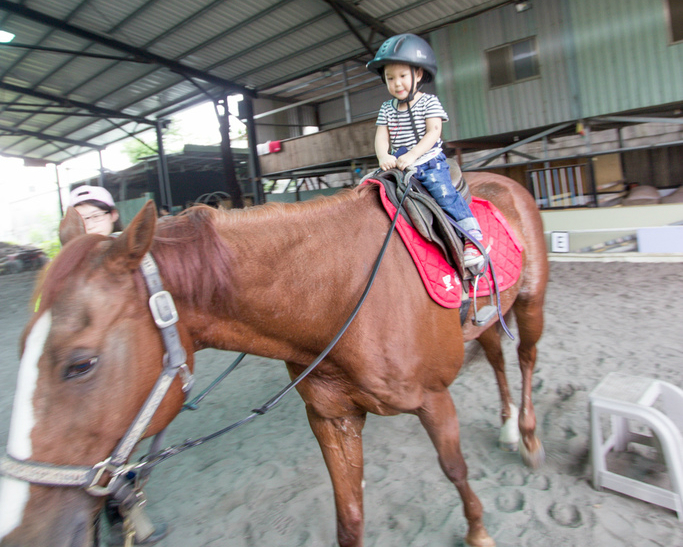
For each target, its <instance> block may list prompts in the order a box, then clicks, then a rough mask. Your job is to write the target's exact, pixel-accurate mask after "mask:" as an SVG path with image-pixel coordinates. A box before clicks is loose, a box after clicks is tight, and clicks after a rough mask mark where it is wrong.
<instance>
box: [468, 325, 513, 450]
mask: <svg viewBox="0 0 683 547" xmlns="http://www.w3.org/2000/svg"><path fill="white" fill-rule="evenodd" d="M477 342H478V343H479V344H481V347H482V348H483V349H484V353H485V354H486V359H487V360H488V362H489V363H490V365H491V367H492V368H493V372H494V374H495V375H496V383H497V384H498V392H499V393H500V418H501V422H502V427H501V429H500V436H499V437H498V446H499V447H500V448H501V449H502V450H505V451H508V452H516V451H517V449H518V445H519V425H518V423H517V422H518V420H519V413H518V410H517V407H516V406H515V405H514V404H512V397H511V396H510V388H509V386H508V380H507V376H506V374H505V358H504V357H503V349H502V347H501V344H500V333H499V332H498V325H497V324H494V325H492V326H491V327H489V328H488V329H487V330H485V331H484V332H483V333H482V334H481V335H480V336H479V338H477Z"/></svg>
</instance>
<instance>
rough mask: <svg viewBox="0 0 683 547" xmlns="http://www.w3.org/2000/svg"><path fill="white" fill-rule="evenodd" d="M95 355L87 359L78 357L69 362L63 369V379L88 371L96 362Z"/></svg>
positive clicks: (84, 373)
mask: <svg viewBox="0 0 683 547" xmlns="http://www.w3.org/2000/svg"><path fill="white" fill-rule="evenodd" d="M97 359H98V358H97V357H90V358H89V359H79V360H78V361H76V362H74V363H72V364H70V365H69V366H68V367H66V369H65V370H64V379H65V380H71V379H72V378H79V377H81V376H84V375H86V374H88V372H90V371H91V370H92V369H93V368H94V367H95V365H96V364H97Z"/></svg>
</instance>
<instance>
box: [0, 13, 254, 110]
mask: <svg viewBox="0 0 683 547" xmlns="http://www.w3.org/2000/svg"><path fill="white" fill-rule="evenodd" d="M0 9H1V10H5V11H8V12H11V13H14V14H15V15H19V16H21V17H25V18H26V19H30V20H31V21H35V22H37V23H41V24H43V25H46V26H49V27H53V28H56V29H59V30H61V31H63V32H68V33H69V34H74V35H76V36H80V37H81V38H85V39H86V40H90V41H92V42H95V43H98V44H101V45H103V46H106V47H108V48H111V49H114V50H117V51H123V52H125V53H128V54H129V55H133V56H134V57H137V58H139V59H144V60H147V61H149V62H151V63H155V64H157V65H160V66H163V67H166V68H168V69H169V70H171V71H172V72H175V73H176V74H180V75H182V76H184V77H185V78H188V79H189V78H198V79H200V80H204V81H206V82H209V83H212V84H214V85H217V86H220V87H222V88H224V89H225V90H226V92H228V91H229V92H233V93H242V94H244V95H248V96H250V97H254V96H255V92H254V90H253V89H249V88H247V87H244V86H241V85H239V84H236V83H234V82H231V81H229V80H224V79H223V78H219V77H217V76H214V75H212V74H209V73H207V72H203V71H201V70H198V69H196V68H193V67H190V66H187V65H184V64H182V63H179V62H177V61H173V60H171V59H166V58H165V57H162V56H161V55H156V54H154V53H151V52H149V51H146V50H144V49H140V48H137V47H134V46H131V45H129V44H126V43H123V42H119V41H118V40H114V39H113V38H107V37H106V36H101V35H99V34H96V33H94V32H91V31H89V30H86V29H83V28H80V27H77V26H75V25H72V24H70V23H65V22H64V21H62V20H60V19H57V18H55V17H51V16H49V15H46V14H44V13H41V12H39V11H36V10H33V9H31V8H28V7H26V6H24V5H20V4H16V3H14V2H9V1H8V0H0Z"/></svg>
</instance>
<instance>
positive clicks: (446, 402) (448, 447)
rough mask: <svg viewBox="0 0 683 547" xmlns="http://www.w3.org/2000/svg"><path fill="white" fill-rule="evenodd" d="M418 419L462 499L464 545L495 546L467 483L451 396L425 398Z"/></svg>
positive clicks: (440, 394)
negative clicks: (464, 519)
mask: <svg viewBox="0 0 683 547" xmlns="http://www.w3.org/2000/svg"><path fill="white" fill-rule="evenodd" d="M417 415H418V416H419V418H420V421H421V422H422V425H423V426H424V428H425V429H426V430H427V433H428V434H429V437H430V438H431V440H432V442H433V443H434V446H435V447H436V451H437V453H438V455H439V463H440V464H441V469H443V472H444V473H445V474H446V476H447V477H448V478H449V479H450V481H451V482H452V483H453V484H454V485H455V487H456V488H457V489H458V492H459V493H460V497H461V498H462V503H463V509H464V512H465V518H466V519H467V523H468V527H469V529H468V532H467V537H466V538H465V542H466V543H467V544H468V545H471V546H473V547H493V546H495V542H494V541H493V539H492V538H491V536H489V534H488V532H487V531H486V528H484V523H483V520H482V514H483V510H482V506H481V502H480V501H479V498H478V497H477V495H476V494H475V493H474V492H473V491H472V489H471V488H470V485H469V483H468V482H467V464H465V459H464V458H463V457H462V452H461V451H460V426H459V425H458V416H457V414H456V412H455V406H454V405H453V399H452V398H451V394H450V392H448V390H444V391H441V392H438V393H434V392H431V393H429V394H427V395H426V397H425V401H424V404H423V406H422V407H421V408H420V409H419V410H418V412H417Z"/></svg>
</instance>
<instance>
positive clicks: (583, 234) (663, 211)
mask: <svg viewBox="0 0 683 547" xmlns="http://www.w3.org/2000/svg"><path fill="white" fill-rule="evenodd" d="M541 216H542V217H543V226H544V232H545V233H546V240H547V243H548V250H549V251H550V249H551V246H550V233H551V232H553V231H560V232H569V250H570V252H577V251H578V250H579V249H582V248H584V247H589V246H592V245H598V244H601V243H604V242H606V241H611V240H614V239H616V238H621V237H624V236H633V235H635V234H636V231H637V229H638V228H646V227H654V226H667V225H670V224H674V223H678V222H683V204H680V203H676V204H657V205H635V206H630V207H621V206H619V207H606V208H590V209H566V210H555V211H541Z"/></svg>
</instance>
